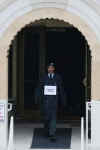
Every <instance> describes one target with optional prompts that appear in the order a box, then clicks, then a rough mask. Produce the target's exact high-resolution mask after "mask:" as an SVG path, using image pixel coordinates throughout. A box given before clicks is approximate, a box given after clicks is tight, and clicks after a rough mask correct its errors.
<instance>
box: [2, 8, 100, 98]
mask: <svg viewBox="0 0 100 150" xmlns="http://www.w3.org/2000/svg"><path fill="white" fill-rule="evenodd" d="M44 18H55V19H57V18H58V19H60V20H64V21H65V22H69V23H71V24H73V25H74V27H76V28H78V30H80V31H81V32H82V33H83V35H84V36H85V37H86V39H87V41H88V43H89V45H90V48H91V50H92V58H93V60H94V63H92V72H93V75H92V78H93V79H92V98H93V99H98V98H99V83H98V81H97V80H98V79H99V73H98V74H96V73H95V74H94V71H93V70H94V69H96V67H94V65H96V64H97V65H96V66H98V67H99V64H98V63H99V55H98V54H99V52H98V49H99V47H100V44H99V41H98V40H97V38H96V35H95V33H94V32H93V31H92V30H91V28H90V27H89V26H88V25H87V24H86V23H85V22H84V21H83V20H82V19H81V18H80V17H78V16H75V15H73V14H71V13H69V12H67V13H66V11H64V10H61V9H56V8H44V9H42V8H41V9H37V10H34V11H33V12H30V13H28V14H26V15H25V16H21V17H19V18H18V19H16V20H15V21H14V22H13V23H12V25H11V26H9V28H8V29H7V30H6V31H5V32H4V34H3V36H2V38H0V41H1V42H0V50H1V53H0V56H1V57H0V64H1V65H2V66H4V67H2V68H3V69H4V72H5V73H4V72H3V71H2V72H1V79H0V80H1V84H0V98H1V99H7V95H8V94H7V92H8V91H7V88H6V87H7V80H5V79H7V77H6V75H7V73H6V71H7V65H5V62H7V59H6V56H7V50H8V49H9V45H10V43H11V40H12V39H13V38H14V36H15V35H16V33H17V32H19V31H20V29H21V28H23V27H24V26H25V25H26V24H29V23H30V22H33V21H35V20H39V19H44ZM95 72H96V71H95ZM4 75H5V79H4ZM95 77H96V78H95ZM2 85H3V87H4V88H2ZM3 89H5V90H3Z"/></svg>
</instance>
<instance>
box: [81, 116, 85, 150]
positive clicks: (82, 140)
mask: <svg viewBox="0 0 100 150" xmlns="http://www.w3.org/2000/svg"><path fill="white" fill-rule="evenodd" d="M84 140H85V139H84V117H81V150H85V149H84V144H85V142H84Z"/></svg>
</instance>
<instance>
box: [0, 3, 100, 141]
mask: <svg viewBox="0 0 100 150" xmlns="http://www.w3.org/2000/svg"><path fill="white" fill-rule="evenodd" d="M98 5H99V4H97V3H95V1H93V0H77V1H75V0H34V1H33V0H20V1H18V0H7V1H6V0H2V1H0V18H1V19H0V68H1V69H0V100H6V101H7V100H8V59H7V55H8V52H7V51H8V49H9V46H10V44H11V41H12V40H13V39H14V37H15V36H16V34H17V32H19V31H20V30H21V29H22V28H23V27H24V26H25V25H26V24H30V23H31V22H34V21H35V20H39V19H45V18H54V19H55V18H56V19H59V20H64V21H65V22H68V23H70V24H72V25H73V26H74V27H76V28H78V30H80V31H81V32H82V34H83V35H84V36H85V37H86V39H87V41H88V44H89V45H90V49H91V52H92V99H93V100H100V69H99V68H100V67H99V66H100V50H99V49H100V10H99V8H98ZM6 111H7V110H6ZM6 117H7V116H6ZM4 124H5V126H3V124H2V126H0V135H1V132H2V130H3V129H4V130H5V128H6V124H7V120H6V119H5V122H4ZM5 131H6V130H5ZM3 140H6V136H5V134H4V137H3ZM0 144H1V143H0Z"/></svg>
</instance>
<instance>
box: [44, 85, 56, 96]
mask: <svg viewBox="0 0 100 150" xmlns="http://www.w3.org/2000/svg"><path fill="white" fill-rule="evenodd" d="M56 91H57V87H56V86H44V95H56Z"/></svg>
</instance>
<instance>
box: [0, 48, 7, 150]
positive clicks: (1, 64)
mask: <svg viewBox="0 0 100 150" xmlns="http://www.w3.org/2000/svg"><path fill="white" fill-rule="evenodd" d="M1 105H2V106H1ZM3 106H4V113H3V115H4V120H1V119H0V150H5V149H7V142H8V141H7V139H8V58H7V53H6V52H4V51H3V50H0V108H1V107H2V108H3ZM1 116H2V114H0V118H1Z"/></svg>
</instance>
